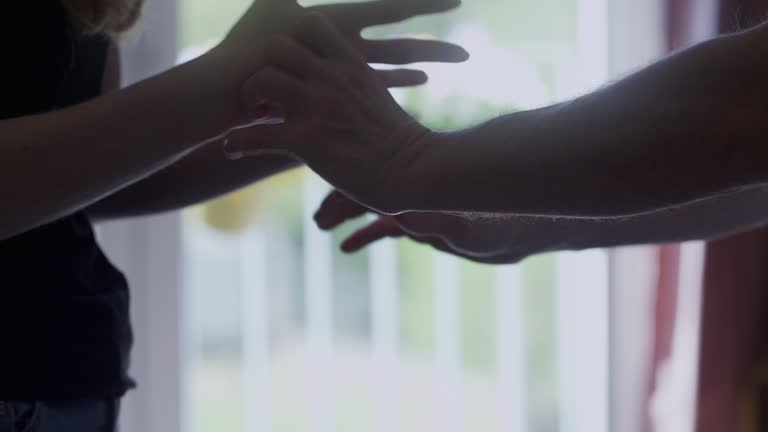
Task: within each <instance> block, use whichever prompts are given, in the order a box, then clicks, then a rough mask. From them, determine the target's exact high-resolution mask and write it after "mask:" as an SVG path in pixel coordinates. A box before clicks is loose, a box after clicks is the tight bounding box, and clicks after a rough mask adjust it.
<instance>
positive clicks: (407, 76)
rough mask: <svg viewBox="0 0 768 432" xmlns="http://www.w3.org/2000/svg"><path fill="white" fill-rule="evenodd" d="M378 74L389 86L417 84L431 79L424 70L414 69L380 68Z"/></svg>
mask: <svg viewBox="0 0 768 432" xmlns="http://www.w3.org/2000/svg"><path fill="white" fill-rule="evenodd" d="M376 74H377V75H378V76H379V78H380V79H381V80H382V81H384V84H386V85H387V87H410V86H417V85H421V84H424V83H426V82H427V80H428V79H429V77H428V76H427V74H426V73H425V72H424V71H420V70H414V69H395V70H378V71H376Z"/></svg>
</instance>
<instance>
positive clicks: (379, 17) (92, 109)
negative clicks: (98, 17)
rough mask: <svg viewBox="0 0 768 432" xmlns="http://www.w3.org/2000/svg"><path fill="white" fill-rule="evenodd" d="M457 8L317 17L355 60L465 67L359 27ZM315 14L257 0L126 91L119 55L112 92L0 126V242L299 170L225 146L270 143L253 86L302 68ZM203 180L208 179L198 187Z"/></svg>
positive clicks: (434, 5)
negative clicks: (300, 40) (226, 30)
mask: <svg viewBox="0 0 768 432" xmlns="http://www.w3.org/2000/svg"><path fill="white" fill-rule="evenodd" d="M455 6H457V3H456V2H455V1H441V0H423V1H418V2H405V3H403V2H399V1H396V0H382V1H375V2H372V3H370V4H360V5H331V6H325V7H322V8H316V9H313V10H312V11H314V12H315V13H317V12H322V13H327V14H328V15H329V16H330V19H332V20H334V21H335V22H336V23H337V24H338V25H339V30H338V31H340V32H342V33H344V34H345V35H346V39H345V40H346V43H350V44H351V45H352V46H355V47H357V49H358V50H359V51H358V53H359V54H357V55H360V56H365V58H367V59H369V60H370V61H377V62H382V63H393V64H401V63H402V64H405V63H410V62H413V61H417V60H418V61H462V60H464V59H466V57H467V55H466V52H464V51H463V50H462V49H460V48H458V47H456V46H454V45H450V44H445V43H441V42H431V41H430V42H425V41H415V40H399V41H365V40H363V39H362V38H361V37H360V31H361V29H363V28H364V27H367V26H369V25H376V24H380V23H388V22H396V21H398V20H401V19H406V18H408V17H410V16H414V15H418V14H422V13H434V12H439V11H443V10H448V9H451V8H453V7H455ZM307 13H308V11H307V10H305V9H304V8H301V7H300V6H298V5H297V4H295V2H292V1H286V0H257V1H256V2H255V3H254V4H253V5H252V6H251V8H250V9H249V10H248V11H247V12H246V14H245V15H244V16H243V17H242V18H241V19H240V21H239V22H238V23H237V24H236V25H235V26H234V27H233V29H232V31H231V32H230V34H229V35H228V36H227V37H226V38H225V39H224V41H223V42H222V43H221V44H220V45H218V46H217V47H216V48H214V49H213V50H211V51H210V52H208V53H206V54H205V55H203V56H201V57H200V58H198V59H196V60H193V61H191V62H189V63H186V64H184V65H181V66H178V67H176V68H174V69H172V70H170V71H168V72H166V73H163V74H160V75H158V76H156V77H153V78H151V79H148V80H145V81H143V82H141V83H138V84H136V85H133V86H131V87H128V88H126V89H122V90H116V89H117V87H118V86H119V84H118V83H119V77H118V76H117V70H119V67H117V63H116V59H117V53H116V51H114V50H113V52H112V54H111V58H112V61H111V63H110V65H109V71H111V72H110V73H108V74H107V78H106V80H105V83H104V86H105V88H107V89H111V90H114V91H111V92H110V93H108V94H105V95H104V96H103V97H100V98H97V99H96V100H93V101H91V102H88V103H85V104H81V105H78V106H75V107H72V108H68V109H64V110H59V111H56V112H53V113H48V114H42V115H36V116H28V117H22V118H15V119H9V120H2V121H0V143H2V145H0V171H1V172H3V176H4V180H5V181H4V182H2V183H1V184H0V200H2V202H3V203H4V211H3V212H0V240H1V239H4V238H8V237H11V236H14V235H16V234H19V233H22V232H24V231H26V230H29V229H32V228H35V227H37V226H40V225H42V224H45V223H48V222H51V221H53V220H55V219H58V218H60V217H62V216H65V215H67V214H70V213H72V212H75V211H78V210H82V209H87V210H88V211H89V213H90V214H91V215H92V216H94V217H96V218H110V217H124V216H133V215H141V214H149V213H155V212H160V211H166V210H173V209H177V208H180V207H184V206H187V205H190V204H195V203H199V202H202V201H205V200H208V199H211V198H214V197H216V196H219V195H221V194H224V193H227V192H230V191H232V190H234V189H237V188H239V187H242V186H245V185H247V184H250V183H252V182H254V181H257V180H259V179H261V178H263V177H266V176H268V175H271V174H273V173H276V172H279V171H281V170H284V169H288V168H290V167H293V166H295V165H296V162H294V161H293V160H292V159H288V158H285V157H263V158H258V159H253V160H248V161H239V162H236V163H235V162H231V161H228V160H227V159H226V158H224V157H223V152H222V150H221V145H222V142H224V140H228V141H229V142H230V143H240V142H247V143H258V142H262V141H263V140H265V139H269V138H272V137H271V136H263V135H262V134H261V132H260V131H261V130H260V129H256V128H254V127H253V126H250V125H252V124H254V122H255V121H258V120H267V119H268V118H269V116H270V113H269V112H267V111H265V109H264V105H263V104H262V105H259V104H246V103H244V101H245V100H254V99H255V98H257V97H258V96H257V94H256V93H260V92H261V89H256V88H252V87H251V88H247V89H246V88H244V85H245V83H246V82H248V81H249V80H250V78H251V77H252V76H253V75H254V74H255V73H257V72H258V71H260V70H262V69H263V68H264V67H265V66H266V65H270V64H292V63H293V62H294V59H292V58H291V57H290V53H291V52H292V50H291V49H290V48H291V47H292V46H293V45H294V43H293V42H292V38H291V37H290V35H291V32H292V31H294V29H295V28H297V25H298V24H299V23H300V22H301V21H302V20H303V19H304V17H305V16H306V15H307ZM286 46H288V49H286ZM361 58H363V57H361ZM425 79H426V77H425V76H424V74H423V73H421V72H418V71H412V70H398V71H395V72H380V73H378V74H377V80H379V81H380V82H382V83H385V84H384V85H385V86H386V85H393V86H399V85H414V84H419V83H422V82H424V81H425ZM252 92H255V93H254V94H253V95H251V93H252ZM201 100H204V101H205V103H204V104H201V103H200V101H201ZM180 124H183V125H184V127H179V125H180ZM308 136H312V137H315V138H316V140H317V141H323V140H324V139H325V137H322V136H321V135H319V134H314V133H313V134H311V135H308ZM194 179H203V180H204V181H200V182H198V184H196V185H195V187H193V188H190V187H189V185H190V184H191V183H193V181H194ZM19 185H23V187H19Z"/></svg>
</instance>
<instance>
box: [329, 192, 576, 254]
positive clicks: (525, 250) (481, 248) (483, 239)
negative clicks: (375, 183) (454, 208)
mask: <svg viewBox="0 0 768 432" xmlns="http://www.w3.org/2000/svg"><path fill="white" fill-rule="evenodd" d="M368 213H375V212H372V211H371V210H370V209H368V208H367V207H365V206H362V205H360V204H358V203H356V202H355V201H353V200H351V199H349V198H347V197H346V196H344V195H343V194H341V193H340V192H333V193H331V194H330V195H329V196H328V197H327V198H326V199H325V201H324V202H323V203H322V205H321V206H320V209H319V210H318V212H317V214H316V215H315V220H316V222H317V224H318V226H319V227H320V228H321V229H325V230H330V229H334V228H336V227H337V226H339V225H341V224H343V223H345V222H347V221H350V220H352V219H355V218H358V217H360V216H363V215H365V214H368ZM559 226H560V224H558V222H557V221H554V220H553V219H551V218H540V217H524V216H520V217H515V218H513V219H512V218H504V219H501V218H496V219H494V218H478V217H467V216H462V215H455V214H450V213H438V212H408V213H402V214H399V215H394V216H389V215H378V217H377V219H376V220H375V221H374V222H372V223H370V224H369V225H367V226H365V227H363V228H361V229H360V230H358V231H356V232H354V233H353V234H352V235H350V236H349V237H348V238H347V239H346V240H345V241H344V242H343V243H342V246H341V247H342V250H344V251H345V252H349V253H351V252H356V251H358V250H360V249H362V248H364V247H366V246H368V245H370V244H372V243H374V242H376V241H378V240H381V239H384V238H388V237H403V236H406V237H409V238H410V239H412V240H414V241H417V242H419V243H423V244H427V245H430V246H432V247H434V248H435V249H437V250H440V251H443V252H447V253H450V254H452V255H457V256H460V257H463V258H467V259H470V260H472V261H477V262H482V263H486V264H503V263H515V262H518V261H520V260H522V259H525V258H527V257H528V256H531V255H534V254H537V253H541V252H547V251H550V250H554V249H557V244H558V241H560V240H562V239H558V238H557V234H556V230H555V229H554V228H557V227H559Z"/></svg>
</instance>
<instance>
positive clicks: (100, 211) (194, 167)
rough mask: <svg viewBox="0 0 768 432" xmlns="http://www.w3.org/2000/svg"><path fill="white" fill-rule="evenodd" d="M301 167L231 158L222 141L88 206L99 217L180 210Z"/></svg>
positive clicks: (272, 159)
mask: <svg viewBox="0 0 768 432" xmlns="http://www.w3.org/2000/svg"><path fill="white" fill-rule="evenodd" d="M297 166H299V162H297V161H295V160H293V159H291V158H288V157H285V156H260V157H255V158H248V159H241V160H237V161H230V160H227V158H226V157H225V156H224V152H223V150H222V148H221V142H220V141H214V142H211V143H208V144H205V145H203V146H201V147H200V148H198V149H196V150H194V151H193V152H192V153H190V154H189V155H188V156H186V157H184V158H182V159H181V160H179V161H178V162H176V163H174V164H173V165H171V166H169V167H167V168H165V169H163V170H160V171H158V172H156V173H155V174H152V175H151V176H149V177H147V178H145V179H143V180H142V181H139V182H136V183H135V184H133V185H131V186H128V187H126V188H125V189H122V190H120V191H118V192H116V193H115V194H112V195H110V196H108V197H106V198H104V199H102V200H100V201H98V202H96V203H95V204H93V205H91V206H90V207H88V214H89V215H90V216H91V217H92V218H93V219H96V220H104V219H116V218H122V217H133V216H145V215H151V214H156V213H162V212H166V211H173V210H178V209H181V208H184V207H188V206H191V205H195V204H199V203H201V202H205V201H208V200H211V199H214V198H216V197H219V196H221V195H225V194H227V193H229V192H232V191H233V190H236V189H239V188H241V187H245V186H248V185H250V184H252V183H253V182H256V181H259V180H262V179H265V178H267V177H269V176H272V175H274V174H278V173H280V172H283V171H285V170H288V169H291V168H294V167H297Z"/></svg>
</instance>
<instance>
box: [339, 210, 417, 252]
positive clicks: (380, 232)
mask: <svg viewBox="0 0 768 432" xmlns="http://www.w3.org/2000/svg"><path fill="white" fill-rule="evenodd" d="M402 235H404V233H403V230H401V229H400V227H399V226H398V225H397V223H396V222H395V219H394V218H392V217H388V216H382V217H380V218H379V219H378V220H376V222H373V223H372V224H370V225H368V226H366V227H365V228H362V229H360V230H358V231H356V232H355V233H353V234H352V235H350V236H349V237H348V238H347V239H346V240H344V242H343V243H342V244H341V250H342V251H343V252H345V253H352V252H357V251H359V250H360V249H362V248H364V247H366V246H368V245H369V244H371V243H373V242H375V241H378V240H381V239H384V238H387V237H400V236H402Z"/></svg>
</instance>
